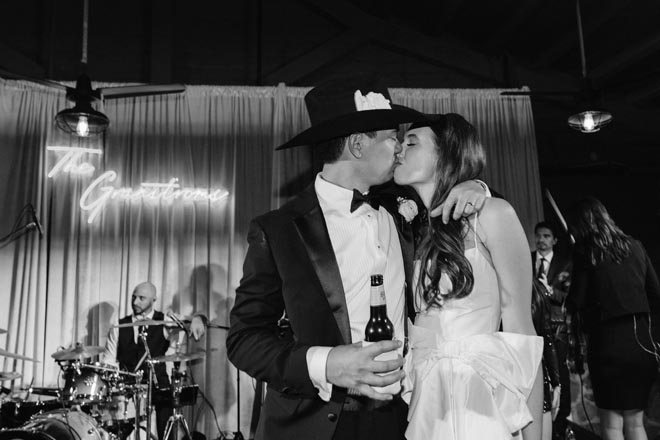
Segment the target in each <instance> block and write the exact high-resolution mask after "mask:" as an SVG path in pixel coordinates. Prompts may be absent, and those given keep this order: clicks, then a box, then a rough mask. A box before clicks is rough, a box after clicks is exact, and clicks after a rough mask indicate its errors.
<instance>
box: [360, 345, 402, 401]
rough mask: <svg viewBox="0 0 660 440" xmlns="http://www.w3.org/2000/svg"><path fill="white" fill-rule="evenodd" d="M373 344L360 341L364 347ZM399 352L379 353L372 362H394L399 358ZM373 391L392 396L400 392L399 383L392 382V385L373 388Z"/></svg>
mask: <svg viewBox="0 0 660 440" xmlns="http://www.w3.org/2000/svg"><path fill="white" fill-rule="evenodd" d="M371 344H374V342H369V341H362V346H363V347H366V346H368V345H371ZM399 354H400V353H399V350H392V351H387V352H385V353H381V354H379V355H378V356H376V357H375V358H374V360H377V361H390V360H394V359H396V358H397V356H399ZM384 374H387V373H381V374H380V375H381V376H382V375H384ZM373 389H374V390H376V391H378V392H379V393H384V394H392V395H397V394H399V393H400V392H401V382H394V383H392V384H389V385H387V386H385V387H373Z"/></svg>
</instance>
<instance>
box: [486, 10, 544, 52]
mask: <svg viewBox="0 0 660 440" xmlns="http://www.w3.org/2000/svg"><path fill="white" fill-rule="evenodd" d="M520 3H521V4H520V7H518V8H516V9H515V11H512V12H511V13H510V14H509V18H508V20H506V21H505V22H503V23H502V24H501V25H500V26H498V27H497V30H496V32H495V33H494V34H493V35H492V36H491V37H490V39H489V41H488V43H487V44H488V47H500V46H502V45H504V44H505V43H507V42H508V41H509V40H511V39H512V38H513V37H514V35H515V33H516V30H517V29H518V28H520V27H521V26H522V25H523V24H524V23H525V22H526V21H527V20H529V19H530V18H531V17H532V16H533V15H534V14H535V13H536V11H538V9H539V8H540V7H541V5H542V4H543V1H542V0H520Z"/></svg>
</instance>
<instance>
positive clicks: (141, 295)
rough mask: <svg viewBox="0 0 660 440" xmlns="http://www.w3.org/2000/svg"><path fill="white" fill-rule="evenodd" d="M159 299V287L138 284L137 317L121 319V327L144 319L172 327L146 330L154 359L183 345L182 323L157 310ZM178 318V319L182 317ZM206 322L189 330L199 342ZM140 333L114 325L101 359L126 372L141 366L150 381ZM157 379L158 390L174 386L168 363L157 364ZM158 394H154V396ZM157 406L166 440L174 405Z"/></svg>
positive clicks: (193, 323)
mask: <svg viewBox="0 0 660 440" xmlns="http://www.w3.org/2000/svg"><path fill="white" fill-rule="evenodd" d="M157 298H158V297H157V295H156V286H154V285H153V284H152V283H150V282H148V281H145V282H143V283H140V284H138V285H137V286H136V287H135V289H133V294H132V296H131V307H132V309H133V314H132V315H128V316H124V317H123V318H121V319H120V320H119V324H129V323H132V322H137V321H144V320H154V321H163V322H167V323H169V324H172V325H150V326H147V327H146V328H145V331H146V333H147V336H146V341H147V347H149V353H150V355H151V357H152V358H156V357H159V356H163V355H165V353H166V352H167V351H168V349H169V348H170V344H171V343H180V342H181V339H180V338H181V336H182V335H181V332H179V331H178V329H179V328H178V323H181V321H178V322H177V321H174V318H173V315H172V314H171V313H168V314H167V315H165V314H164V313H163V312H159V311H157V310H155V309H154V305H155V303H156V300H157ZM175 318H176V316H175ZM176 319H177V320H178V319H179V318H176ZM204 320H205V318H204V317H203V316H202V315H195V316H193V318H192V320H191V322H190V329H189V330H188V329H187V330H188V331H189V332H190V334H191V336H193V337H194V338H195V340H198V339H199V338H200V336H202V335H203V334H204V332H205V331H206V327H205V324H204ZM139 333H140V327H137V326H129V327H121V328H118V327H116V326H113V327H112V328H111V329H110V331H109V333H108V339H107V340H106V345H105V351H104V352H103V354H102V356H101V361H102V362H103V363H105V364H108V365H115V366H116V365H118V366H119V367H121V368H122V369H123V370H125V371H129V372H134V371H136V368H138V367H139V369H140V370H141V371H142V373H143V375H142V379H143V382H146V381H147V378H148V374H149V369H148V368H147V363H146V362H144V355H145V347H144V343H143V342H142V340H141V339H140V336H139ZM154 376H155V377H154V382H153V387H154V389H156V388H161V389H162V388H167V387H169V386H170V378H169V376H168V374H167V370H166V368H165V363H163V362H160V363H156V364H154ZM154 394H155V393H152V396H153V395H154ZM154 406H155V409H156V431H157V432H158V438H159V439H161V440H162V439H163V435H164V433H165V427H166V425H167V420H168V418H169V417H170V416H171V415H172V406H171V403H170V402H168V401H167V400H165V401H163V400H160V401H156V402H154ZM122 434H123V435H128V434H130V432H123V433H122Z"/></svg>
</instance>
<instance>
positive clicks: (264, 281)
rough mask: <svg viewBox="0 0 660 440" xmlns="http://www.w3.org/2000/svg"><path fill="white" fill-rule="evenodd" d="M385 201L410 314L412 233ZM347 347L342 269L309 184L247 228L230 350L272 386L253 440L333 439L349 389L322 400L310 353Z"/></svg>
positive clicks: (387, 198) (388, 197)
mask: <svg viewBox="0 0 660 440" xmlns="http://www.w3.org/2000/svg"><path fill="white" fill-rule="evenodd" d="M381 201H382V205H383V206H384V207H385V208H386V209H387V210H388V211H389V212H390V213H391V214H392V215H393V216H394V220H395V223H396V224H397V229H398V231H399V238H400V242H401V249H402V253H403V261H404V266H405V267H404V270H405V274H406V280H407V282H406V294H407V304H408V311H409V313H410V312H411V311H412V310H413V308H412V307H411V301H412V295H411V292H410V290H411V287H410V286H411V281H410V280H411V279H412V264H413V252H414V250H413V234H412V228H411V226H410V225H409V224H408V223H406V222H405V221H403V219H402V218H401V217H400V216H399V215H398V213H397V212H396V209H397V203H396V197H395V196H394V195H392V194H383V196H382V199H381ZM369 275H370V274H365V276H369ZM285 311H286V315H287V317H288V320H289V323H290V328H291V331H290V332H286V333H282V332H280V331H279V328H278V320H279V319H280V318H281V317H282V315H283V313H284V312H285ZM349 343H351V332H350V324H349V317H348V311H347V307H346V300H345V296H344V290H343V285H342V281H341V277H340V273H339V267H338V265H337V260H336V258H335V255H334V252H333V249H332V244H331V242H330V236H329V234H328V230H327V226H326V222H325V218H324V217H323V212H322V210H321V207H320V206H319V201H318V198H317V196H316V192H315V191H314V185H313V184H312V185H310V186H309V187H308V188H307V189H305V190H304V191H303V192H302V193H300V194H299V195H297V196H296V197H295V198H293V199H292V200H291V201H289V202H288V203H286V204H285V205H284V206H282V207H281V208H280V209H277V210H275V211H271V212H269V213H267V214H265V215H262V216H260V217H257V218H256V219H254V220H252V222H251V223H250V228H249V232H248V250H247V254H246V257H245V262H244V265H243V278H242V279H241V281H240V285H239V287H238V288H237V289H236V302H235V304H234V307H233V309H232V311H231V315H230V329H229V333H228V336H227V353H228V357H229V359H230V360H231V362H232V363H233V364H234V365H235V366H236V367H238V368H239V369H241V370H243V371H245V372H247V373H248V374H250V375H251V376H252V377H254V378H257V379H260V380H263V381H265V382H266V383H267V384H268V389H267V392H266V399H265V402H264V405H263V409H262V412H261V417H260V420H259V425H258V428H257V434H256V437H255V439H257V440H259V439H269V440H270V439H287V440H290V439H306V440H308V439H323V440H329V439H331V438H332V436H333V434H334V431H335V427H336V422H337V420H338V418H339V416H340V414H341V410H342V405H343V402H344V400H345V398H346V391H347V390H346V389H345V388H340V387H337V386H333V392H332V397H331V400H330V401H329V402H324V401H323V400H321V399H320V398H319V397H318V394H317V390H316V389H315V388H314V386H313V385H312V382H311V380H310V378H309V373H308V370H307V360H306V353H307V349H308V348H310V347H311V346H337V345H341V344H349Z"/></svg>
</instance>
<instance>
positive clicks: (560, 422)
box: [532, 221, 573, 440]
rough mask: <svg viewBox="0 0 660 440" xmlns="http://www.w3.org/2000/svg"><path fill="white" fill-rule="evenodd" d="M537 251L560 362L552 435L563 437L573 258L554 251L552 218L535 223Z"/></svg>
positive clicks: (568, 391) (567, 397)
mask: <svg viewBox="0 0 660 440" xmlns="http://www.w3.org/2000/svg"><path fill="white" fill-rule="evenodd" d="M534 235H535V239H536V251H535V252H532V262H533V263H534V273H535V275H536V278H537V279H538V280H539V281H540V282H541V284H543V286H544V288H545V294H546V296H547V298H548V303H549V304H550V316H551V325H552V331H553V334H554V344H555V350H556V352H557V361H558V363H559V383H560V390H559V391H560V393H559V402H556V400H557V399H553V406H554V405H556V404H557V403H558V404H559V407H558V409H556V410H554V411H553V413H555V412H556V416H555V419H554V422H553V424H552V425H553V426H552V432H553V439H555V440H557V439H563V438H564V433H565V432H566V424H567V422H566V417H568V415H569V414H570V413H571V383H570V375H569V371H568V365H567V364H566V359H567V355H568V326H567V323H566V307H565V301H566V295H567V294H568V289H569V287H570V284H571V272H572V269H573V265H572V261H571V259H570V258H569V257H566V256H564V255H560V254H559V253H555V252H554V248H555V246H556V245H557V234H556V230H555V229H554V227H553V226H552V225H551V224H550V223H549V222H545V221H543V222H540V223H538V224H537V225H536V226H535V227H534Z"/></svg>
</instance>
